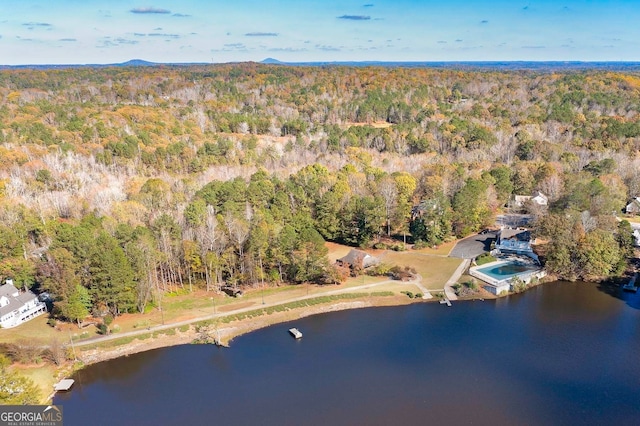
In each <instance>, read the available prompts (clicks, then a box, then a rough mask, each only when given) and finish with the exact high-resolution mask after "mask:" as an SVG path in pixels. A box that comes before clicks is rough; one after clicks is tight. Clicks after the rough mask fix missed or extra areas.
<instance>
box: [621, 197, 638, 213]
mask: <svg viewBox="0 0 640 426" xmlns="http://www.w3.org/2000/svg"><path fill="white" fill-rule="evenodd" d="M624 212H625V213H627V214H638V213H640V197H636V198H635V200H633V201H631V202H630V203H629V204H627V207H625V208H624Z"/></svg>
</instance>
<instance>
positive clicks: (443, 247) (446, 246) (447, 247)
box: [413, 241, 456, 256]
mask: <svg viewBox="0 0 640 426" xmlns="http://www.w3.org/2000/svg"><path fill="white" fill-rule="evenodd" d="M455 245H456V242H455V241H450V242H448V243H443V244H440V245H439V246H438V247H436V248H423V249H420V250H413V252H414V253H423V254H432V255H436V256H448V255H449V252H451V250H452V249H453V246H455Z"/></svg>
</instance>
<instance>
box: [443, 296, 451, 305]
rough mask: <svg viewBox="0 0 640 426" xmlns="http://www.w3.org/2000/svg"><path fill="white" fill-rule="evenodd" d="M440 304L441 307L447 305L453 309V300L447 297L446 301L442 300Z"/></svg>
mask: <svg viewBox="0 0 640 426" xmlns="http://www.w3.org/2000/svg"><path fill="white" fill-rule="evenodd" d="M440 304H441V305H447V306H449V307H451V300H449V299H448V298H447V297H446V296H445V298H444V299H442V300H441V301H440Z"/></svg>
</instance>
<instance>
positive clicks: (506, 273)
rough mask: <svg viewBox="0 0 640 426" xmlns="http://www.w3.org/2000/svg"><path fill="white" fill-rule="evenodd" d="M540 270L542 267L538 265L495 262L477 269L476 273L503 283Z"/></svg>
mask: <svg viewBox="0 0 640 426" xmlns="http://www.w3.org/2000/svg"><path fill="white" fill-rule="evenodd" d="M539 269H540V267H539V266H536V265H529V264H526V263H522V262H517V261H506V262H500V263H495V262H493V263H491V264H489V265H488V266H485V267H483V268H476V271H477V272H480V273H481V274H485V275H487V276H489V277H491V278H493V279H495V280H497V281H502V280H506V279H509V278H511V277H514V276H516V275H520V274H522V273H525V272H529V271H537V270H539Z"/></svg>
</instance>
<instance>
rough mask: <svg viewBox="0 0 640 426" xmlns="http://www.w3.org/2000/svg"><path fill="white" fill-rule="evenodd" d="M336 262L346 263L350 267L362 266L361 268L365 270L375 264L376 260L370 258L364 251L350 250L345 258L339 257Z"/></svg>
mask: <svg viewBox="0 0 640 426" xmlns="http://www.w3.org/2000/svg"><path fill="white" fill-rule="evenodd" d="M337 261H338V262H341V263H348V264H350V265H356V264H362V266H363V267H365V268H366V267H367V266H371V265H372V264H374V263H376V262H377V261H378V259H376V258H375V257H373V256H371V255H370V254H369V253H367V252H366V251H362V250H356V249H351V251H350V252H349V253H347V254H346V256H344V257H341V258H340V259H338V260H337Z"/></svg>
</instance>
